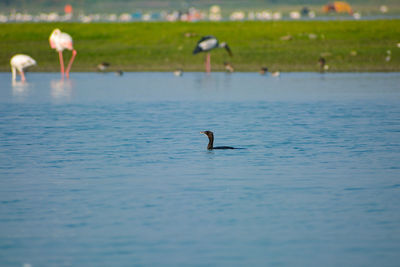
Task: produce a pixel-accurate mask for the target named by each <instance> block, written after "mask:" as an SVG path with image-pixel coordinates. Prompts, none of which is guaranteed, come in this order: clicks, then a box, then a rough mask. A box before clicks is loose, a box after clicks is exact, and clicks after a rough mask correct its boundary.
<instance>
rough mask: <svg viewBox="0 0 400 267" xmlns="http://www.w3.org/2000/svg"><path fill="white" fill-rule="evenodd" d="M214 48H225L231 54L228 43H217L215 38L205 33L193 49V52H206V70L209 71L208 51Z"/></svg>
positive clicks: (209, 59) (209, 55)
mask: <svg viewBox="0 0 400 267" xmlns="http://www.w3.org/2000/svg"><path fill="white" fill-rule="evenodd" d="M214 48H225V49H226V51H227V52H228V54H229V56H232V51H231V49H230V48H229V46H228V44H227V43H225V42H223V43H219V41H218V40H217V38H215V37H214V36H212V35H207V36H204V37H202V38H201V39H200V40H199V41H198V42H197V45H196V47H195V48H194V50H193V54H197V53H200V52H207V54H206V63H205V64H206V72H207V73H209V72H211V54H210V51H211V50H212V49H214Z"/></svg>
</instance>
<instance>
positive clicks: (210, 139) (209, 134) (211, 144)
mask: <svg viewBox="0 0 400 267" xmlns="http://www.w3.org/2000/svg"><path fill="white" fill-rule="evenodd" d="M200 133H201V134H205V135H206V136H207V137H208V145H207V149H208V150H213V149H239V148H235V147H231V146H214V133H213V132H211V131H204V132H200Z"/></svg>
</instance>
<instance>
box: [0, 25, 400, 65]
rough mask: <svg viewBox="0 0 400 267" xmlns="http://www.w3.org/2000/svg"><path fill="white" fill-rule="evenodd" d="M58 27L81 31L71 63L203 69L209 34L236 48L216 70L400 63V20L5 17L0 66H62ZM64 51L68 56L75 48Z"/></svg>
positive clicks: (216, 61)
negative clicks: (53, 36) (18, 57)
mask: <svg viewBox="0 0 400 267" xmlns="http://www.w3.org/2000/svg"><path fill="white" fill-rule="evenodd" d="M56 27H57V28H60V29H61V30H62V31H65V32H67V33H69V34H70V35H71V36H72V37H73V39H74V46H75V48H76V50H77V51H78V55H77V58H76V62H75V64H74V66H73V68H72V71H95V70H96V65H97V64H98V63H100V62H103V61H107V62H110V63H111V67H112V69H122V70H124V71H172V70H174V69H176V68H182V69H183V70H184V71H203V70H204V66H203V62H204V55H203V54H198V55H192V50H193V48H194V47H195V45H196V43H197V41H198V39H199V38H200V37H201V36H203V35H209V34H212V35H214V36H216V37H217V38H219V39H220V41H226V42H227V43H228V44H229V45H230V46H231V48H232V51H233V53H234V56H233V57H232V58H230V57H229V56H228V54H227V53H226V52H225V51H224V50H222V49H219V50H215V51H213V52H212V60H211V61H212V68H213V70H214V71H216V70H223V62H224V61H229V62H231V63H232V65H233V66H234V67H235V69H236V70H237V71H257V70H259V68H260V67H261V66H267V67H269V69H271V70H281V71H318V65H317V64H318V63H317V62H318V58H319V57H320V55H323V56H324V57H325V58H326V61H327V64H328V65H329V67H330V71H400V48H398V47H397V43H399V42H400V20H376V21H326V22H322V21H314V22H306V21H295V22H293V21H280V22H219V23H213V22H199V23H167V22H159V23H158V22H157V23H156V22H154V23H96V24H79V23H56V24H51V23H32V24H28V23H24V24H0V40H1V41H0V71H9V68H10V67H9V60H10V58H11V56H12V55H14V54H16V53H24V54H28V55H31V56H32V57H33V58H34V59H36V61H37V62H38V66H37V67H35V68H34V69H32V71H58V70H59V65H58V56H57V53H56V52H55V51H54V50H52V49H50V47H49V43H48V37H49V35H50V33H51V31H52V30H53V29H54V28H56ZM187 33H190V35H189V36H188V34H187ZM388 50H390V51H391V52H390V60H389V61H387V60H386V58H387V56H388V52H387V51H388ZM64 55H65V56H66V60H68V59H69V57H70V56H71V53H70V52H69V51H65V52H64Z"/></svg>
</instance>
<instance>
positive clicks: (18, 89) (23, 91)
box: [11, 80, 29, 96]
mask: <svg viewBox="0 0 400 267" xmlns="http://www.w3.org/2000/svg"><path fill="white" fill-rule="evenodd" d="M11 85H12V94H13V96H25V95H27V94H28V91H29V83H28V82H26V81H14V80H13V81H12V82H11Z"/></svg>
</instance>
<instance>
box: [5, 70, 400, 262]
mask: <svg viewBox="0 0 400 267" xmlns="http://www.w3.org/2000/svg"><path fill="white" fill-rule="evenodd" d="M27 79H28V83H27V84H21V83H19V82H17V83H16V84H14V85H12V84H11V75H10V74H9V73H0V265H1V266H23V265H25V266H187V265H195V266H210V265H211V266H326V265H327V266H398V264H399V262H400V205H399V204H400V75H399V74H397V73H337V74H317V73H283V74H282V75H281V77H279V78H276V77H270V76H268V75H267V76H261V75H259V74H257V73H234V74H224V73H212V74H211V75H206V74H203V73H184V75H183V76H182V77H175V76H173V75H172V74H171V73H125V74H124V75H123V76H122V77H118V76H115V75H114V74H112V73H109V74H97V73H72V75H71V79H70V80H65V81H61V80H60V79H59V74H58V73H29V74H28V75H27ZM204 130H212V131H214V134H215V145H217V146H218V145H227V146H235V147H241V148H244V149H241V150H219V151H207V149H206V146H207V142H208V140H207V137H206V136H204V135H201V134H200V133H199V132H200V131H204Z"/></svg>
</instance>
